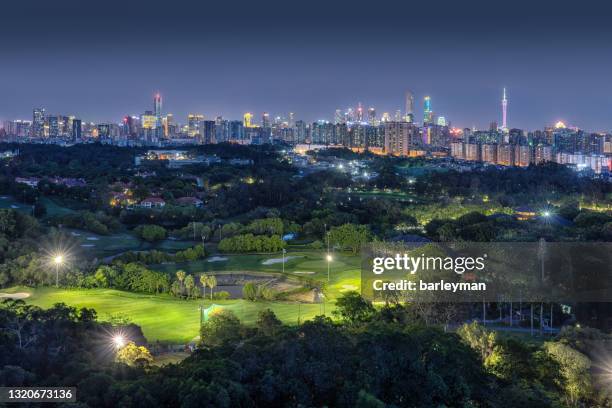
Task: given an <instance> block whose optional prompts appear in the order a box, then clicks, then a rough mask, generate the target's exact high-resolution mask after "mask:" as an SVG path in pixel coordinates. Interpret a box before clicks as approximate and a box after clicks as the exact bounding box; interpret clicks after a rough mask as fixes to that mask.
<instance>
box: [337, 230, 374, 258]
mask: <svg viewBox="0 0 612 408" xmlns="http://www.w3.org/2000/svg"><path fill="white" fill-rule="evenodd" d="M369 235H370V233H369V232H368V228H367V227H366V226H365V225H355V224H344V225H341V226H339V227H333V228H332V229H331V230H330V231H329V237H328V239H329V242H330V243H331V244H332V245H338V246H339V247H340V248H342V249H343V250H350V251H351V252H353V253H354V254H356V253H357V252H359V250H360V249H361V246H362V245H364V244H365V243H367V242H368V239H369Z"/></svg>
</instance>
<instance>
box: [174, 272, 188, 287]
mask: <svg viewBox="0 0 612 408" xmlns="http://www.w3.org/2000/svg"><path fill="white" fill-rule="evenodd" d="M185 276H187V274H186V273H185V271H184V270H182V269H179V270H178V271H176V279H178V281H179V284H180V285H181V292H182V290H183V282H184V281H185Z"/></svg>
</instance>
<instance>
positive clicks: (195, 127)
mask: <svg viewBox="0 0 612 408" xmlns="http://www.w3.org/2000/svg"><path fill="white" fill-rule="evenodd" d="M203 120H204V115H200V114H197V113H190V114H189V115H187V135H188V136H189V137H196V136H198V135H199V134H200V122H202V121H203Z"/></svg>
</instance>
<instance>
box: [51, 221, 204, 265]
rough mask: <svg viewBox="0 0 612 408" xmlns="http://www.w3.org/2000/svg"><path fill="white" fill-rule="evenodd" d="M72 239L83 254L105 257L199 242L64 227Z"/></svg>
mask: <svg viewBox="0 0 612 408" xmlns="http://www.w3.org/2000/svg"><path fill="white" fill-rule="evenodd" d="M63 231H66V232H67V233H69V234H70V236H71V238H72V240H73V241H74V245H73V246H74V247H76V248H77V249H79V251H81V252H83V254H84V255H85V256H90V255H93V256H97V257H101V258H104V257H107V256H111V255H117V254H120V253H122V252H125V251H147V250H150V249H158V250H160V251H171V252H174V251H177V250H181V249H185V248H190V247H192V246H194V245H197V244H198V243H199V242H193V241H174V240H170V239H166V240H163V241H159V242H154V243H151V242H146V241H143V240H141V239H140V238H138V237H137V236H135V235H134V234H133V233H132V232H130V231H123V232H117V233H114V234H109V235H99V234H94V233H93V232H89V231H84V230H77V229H71V228H64V229H63Z"/></svg>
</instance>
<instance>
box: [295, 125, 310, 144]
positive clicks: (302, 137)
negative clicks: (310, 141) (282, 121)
mask: <svg viewBox="0 0 612 408" xmlns="http://www.w3.org/2000/svg"><path fill="white" fill-rule="evenodd" d="M306 136H307V129H306V122H304V121H303V120H298V121H297V122H295V140H296V141H297V143H306Z"/></svg>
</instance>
